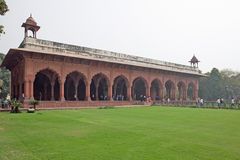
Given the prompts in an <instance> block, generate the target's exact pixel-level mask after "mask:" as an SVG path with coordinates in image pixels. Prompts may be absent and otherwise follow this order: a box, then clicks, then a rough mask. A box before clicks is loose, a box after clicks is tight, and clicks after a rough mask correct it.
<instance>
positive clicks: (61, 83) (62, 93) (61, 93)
mask: <svg viewBox="0 0 240 160" xmlns="http://www.w3.org/2000/svg"><path fill="white" fill-rule="evenodd" d="M60 100H61V101H65V98H64V83H63V82H60Z"/></svg>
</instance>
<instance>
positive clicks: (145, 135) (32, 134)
mask: <svg viewBox="0 0 240 160" xmlns="http://www.w3.org/2000/svg"><path fill="white" fill-rule="evenodd" d="M48 159H49V160H73V159H74V160H159V159H163V160H175V159H177V160H197V159H199V160H223V159H225V160H237V159H240V111H239V110H217V109H196V108H195V109H193V108H174V107H138V108H115V109H82V110H62V111H56V110H55V111H39V112H37V113H34V114H27V113H21V114H9V113H0V160H48Z"/></svg>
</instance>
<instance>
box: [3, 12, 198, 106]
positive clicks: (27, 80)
mask: <svg viewBox="0 0 240 160" xmlns="http://www.w3.org/2000/svg"><path fill="white" fill-rule="evenodd" d="M22 27H24V28H25V38H24V40H23V42H22V43H21V44H20V46H19V48H14V49H10V50H9V52H8V54H7V55H6V57H5V59H4V61H3V63H2V65H1V66H2V67H6V68H7V69H9V70H10V71H11V98H17V99H20V100H23V101H24V102H27V101H28V100H29V99H32V98H34V99H37V100H40V101H41V103H40V106H39V107H79V106H100V105H124V104H125V105H128V104H134V103H135V102H136V101H139V100H141V99H143V97H151V99H152V100H153V101H164V100H166V99H170V100H171V101H188V100H195V99H196V98H197V97H198V78H199V77H200V76H201V72H200V70H199V69H198V67H196V66H195V62H198V60H197V59H196V57H195V58H193V59H192V60H193V61H191V62H192V63H194V65H193V66H185V65H179V64H174V63H169V62H163V61H159V60H153V59H149V58H143V57H138V56H131V55H127V54H121V53H115V52H110V51H104V50H99V49H92V48H87V47H81V46H75V45H68V44H63V43H58V42H52V41H47V40H41V39H37V36H36V33H37V31H38V30H39V28H40V27H39V26H38V25H37V23H36V22H35V21H34V19H33V18H32V17H31V16H30V17H29V18H28V19H27V20H26V22H25V23H23V25H22ZM29 32H30V33H31V32H32V36H29V35H28V34H29Z"/></svg>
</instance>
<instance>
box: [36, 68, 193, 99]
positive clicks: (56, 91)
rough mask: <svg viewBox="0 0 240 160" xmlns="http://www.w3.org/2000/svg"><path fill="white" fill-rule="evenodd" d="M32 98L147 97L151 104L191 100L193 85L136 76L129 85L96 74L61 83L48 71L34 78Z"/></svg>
mask: <svg viewBox="0 0 240 160" xmlns="http://www.w3.org/2000/svg"><path fill="white" fill-rule="evenodd" d="M32 83H33V89H32V90H33V91H32V93H33V94H32V96H33V98H34V99H37V100H40V101H63V100H64V101H90V100H91V101H107V100H111V101H132V100H143V99H144V98H146V97H151V99H152V100H154V101H158V100H167V99H170V100H194V99H196V97H197V88H196V85H195V84H194V83H193V82H192V81H189V82H186V81H177V82H175V81H174V80H171V79H169V80H166V81H165V82H162V81H161V80H160V79H158V78H155V79H153V80H152V81H150V82H148V81H147V80H146V79H145V78H144V77H142V76H138V77H136V78H134V79H133V80H132V81H129V78H128V77H125V76H124V75H121V74H120V75H117V76H115V77H114V78H113V79H112V80H111V79H110V78H109V77H108V76H107V75H105V74H104V73H101V72H100V73H96V74H95V75H93V76H91V77H90V78H89V79H88V78H87V76H86V75H84V74H83V73H81V72H78V71H73V72H71V73H69V74H67V75H66V77H64V78H63V79H61V77H60V76H59V74H58V73H57V72H55V71H54V70H51V69H48V68H46V69H43V70H41V71H39V72H37V73H36V75H35V77H34V81H33V82H32Z"/></svg>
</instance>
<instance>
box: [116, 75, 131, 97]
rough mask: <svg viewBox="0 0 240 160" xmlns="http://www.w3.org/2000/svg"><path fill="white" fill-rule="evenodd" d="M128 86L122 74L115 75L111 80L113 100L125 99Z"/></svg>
mask: <svg viewBox="0 0 240 160" xmlns="http://www.w3.org/2000/svg"><path fill="white" fill-rule="evenodd" d="M128 86H129V82H128V79H127V78H126V77H125V76H123V75H119V76H117V77H116V78H115V79H114V81H113V86H112V93H113V100H118V101H119V100H127V99H128V97H127V95H128V93H127V88H128Z"/></svg>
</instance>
